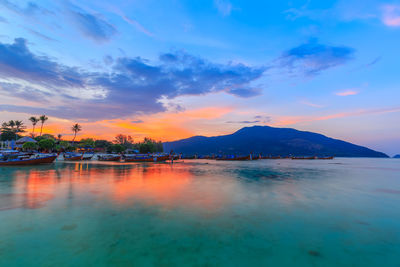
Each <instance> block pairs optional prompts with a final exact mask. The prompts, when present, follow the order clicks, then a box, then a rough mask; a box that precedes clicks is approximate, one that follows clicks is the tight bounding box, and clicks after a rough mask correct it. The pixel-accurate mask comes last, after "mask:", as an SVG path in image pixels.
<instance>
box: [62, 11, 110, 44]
mask: <svg viewBox="0 0 400 267" xmlns="http://www.w3.org/2000/svg"><path fill="white" fill-rule="evenodd" d="M69 14H70V17H71V19H72V21H73V23H74V24H75V25H76V26H77V27H78V29H79V30H80V31H81V32H82V34H83V35H84V36H86V37H88V38H89V39H92V40H94V41H96V42H99V43H102V42H106V41H109V40H110V39H111V37H113V36H114V35H115V34H116V33H117V29H116V28H115V27H114V26H113V25H112V24H110V23H108V22H107V21H106V20H105V19H103V18H102V17H101V15H99V14H90V13H87V12H85V11H83V10H81V9H79V8H77V7H76V6H73V7H72V8H71V9H70V10H69Z"/></svg>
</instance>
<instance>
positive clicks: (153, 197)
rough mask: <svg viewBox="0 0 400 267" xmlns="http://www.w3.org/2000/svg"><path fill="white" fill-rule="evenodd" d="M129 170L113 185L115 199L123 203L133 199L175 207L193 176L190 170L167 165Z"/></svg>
mask: <svg viewBox="0 0 400 267" xmlns="http://www.w3.org/2000/svg"><path fill="white" fill-rule="evenodd" d="M152 165H153V166H150V167H144V168H143V167H139V168H133V169H128V170H129V171H127V172H126V173H119V174H118V175H117V176H114V177H115V178H117V179H116V180H115V182H114V183H113V185H112V187H113V189H112V190H113V192H112V194H113V198H114V199H115V200H116V201H117V202H120V203H123V202H125V201H127V200H129V199H131V198H132V197H135V198H137V199H138V198H139V199H142V200H145V201H147V202H150V203H152V204H162V205H163V206H173V205H174V204H175V203H176V202H177V201H179V199H180V198H181V197H182V195H183V194H184V192H185V190H186V189H187V187H188V186H189V185H190V182H191V181H192V179H193V176H192V175H191V174H190V172H189V171H188V170H180V171H177V170H174V168H173V167H171V166H169V165H166V164H152Z"/></svg>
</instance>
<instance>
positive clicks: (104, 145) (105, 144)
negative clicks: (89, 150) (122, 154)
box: [94, 140, 112, 149]
mask: <svg viewBox="0 0 400 267" xmlns="http://www.w3.org/2000/svg"><path fill="white" fill-rule="evenodd" d="M111 145H112V143H111V142H109V141H107V140H96V141H94V147H95V148H103V149H106V148H107V147H110V146H111Z"/></svg>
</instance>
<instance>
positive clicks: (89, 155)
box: [82, 154, 94, 160]
mask: <svg viewBox="0 0 400 267" xmlns="http://www.w3.org/2000/svg"><path fill="white" fill-rule="evenodd" d="M93 156H94V154H83V155H82V160H91V159H92V158H93Z"/></svg>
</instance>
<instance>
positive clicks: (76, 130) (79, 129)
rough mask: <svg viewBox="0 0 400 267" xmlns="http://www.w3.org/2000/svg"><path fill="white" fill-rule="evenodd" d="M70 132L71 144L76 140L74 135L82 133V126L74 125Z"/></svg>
mask: <svg viewBox="0 0 400 267" xmlns="http://www.w3.org/2000/svg"><path fill="white" fill-rule="evenodd" d="M71 129H72V131H73V132H74V139H72V142H74V141H75V138H76V134H77V133H78V132H80V131H82V126H80V125H79V124H78V123H75V124H74V125H73V126H72V128H71Z"/></svg>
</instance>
